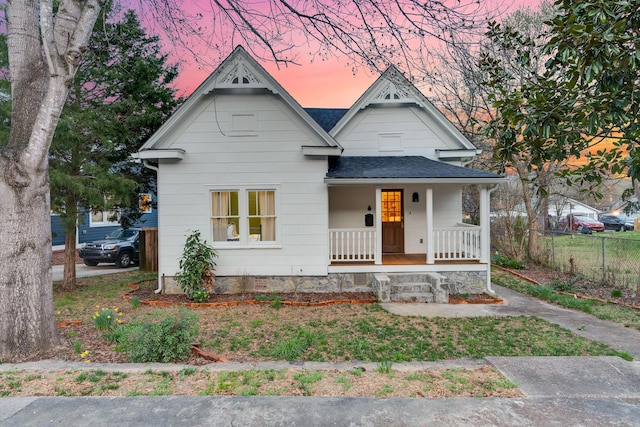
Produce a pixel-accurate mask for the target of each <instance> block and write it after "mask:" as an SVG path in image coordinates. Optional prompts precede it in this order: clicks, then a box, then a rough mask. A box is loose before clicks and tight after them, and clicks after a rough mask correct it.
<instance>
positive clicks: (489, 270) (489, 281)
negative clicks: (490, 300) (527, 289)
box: [486, 184, 498, 295]
mask: <svg viewBox="0 0 640 427" xmlns="http://www.w3.org/2000/svg"><path fill="white" fill-rule="evenodd" d="M497 189H498V184H494V185H493V187H491V188H489V189H487V198H488V199H489V202H488V203H487V205H488V206H489V207H490V206H491V193H493V192H494V191H496V190H497ZM490 211H491V209H489V212H487V216H488V215H489V214H490ZM488 226H489V227H491V219H489V221H488ZM489 248H491V244H489ZM486 289H487V292H489V293H490V294H491V295H495V294H496V291H494V290H493V288H491V254H489V264H488V268H487V286H486Z"/></svg>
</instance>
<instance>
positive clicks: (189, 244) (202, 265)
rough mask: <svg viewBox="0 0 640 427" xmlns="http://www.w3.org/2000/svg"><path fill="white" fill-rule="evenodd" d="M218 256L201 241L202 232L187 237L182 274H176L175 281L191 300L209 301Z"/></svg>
mask: <svg viewBox="0 0 640 427" xmlns="http://www.w3.org/2000/svg"><path fill="white" fill-rule="evenodd" d="M217 256H218V254H217V252H216V250H215V249H213V248H212V247H211V246H210V245H208V244H207V242H206V240H204V241H203V240H201V238H200V231H194V232H193V233H191V235H189V236H188V237H187V241H186V243H185V245H184V251H183V253H182V258H180V272H179V273H176V275H175V279H176V282H178V285H179V286H180V288H181V289H182V290H183V292H184V293H185V295H186V296H187V298H189V299H190V300H193V301H195V302H204V301H207V300H208V299H209V293H210V291H211V288H212V286H213V282H214V280H215V276H214V274H213V271H214V269H215V267H216V262H215V258H216V257H217Z"/></svg>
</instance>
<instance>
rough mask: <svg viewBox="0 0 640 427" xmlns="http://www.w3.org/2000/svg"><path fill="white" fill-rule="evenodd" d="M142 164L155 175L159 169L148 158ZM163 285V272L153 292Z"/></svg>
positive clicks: (157, 292) (156, 291)
mask: <svg viewBox="0 0 640 427" xmlns="http://www.w3.org/2000/svg"><path fill="white" fill-rule="evenodd" d="M142 164H143V165H144V167H145V168H147V169H151V170H152V171H155V172H156V177H157V176H158V172H160V170H159V169H158V167H157V166H153V165H152V164H151V163H149V160H146V159H144V160H142ZM163 285H164V274H163V275H162V277H159V278H158V289H156V290H155V291H153V292H154V293H156V294H159V293H160V292H162V287H163Z"/></svg>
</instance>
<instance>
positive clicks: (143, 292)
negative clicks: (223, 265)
mask: <svg viewBox="0 0 640 427" xmlns="http://www.w3.org/2000/svg"><path fill="white" fill-rule="evenodd" d="M132 287H133V289H132V290H131V291H130V292H128V293H127V294H126V295H124V296H123V298H124V299H126V300H131V298H134V297H136V298H139V299H140V301H141V303H142V304H148V305H157V306H168V305H184V306H189V307H212V306H213V307H215V306H219V305H223V306H224V305H239V304H241V303H244V304H267V305H268V304H272V303H274V302H276V301H279V302H280V304H282V305H327V304H336V303H350V304H358V303H374V302H377V301H378V299H377V298H376V296H375V295H374V294H373V293H372V292H263V293H260V292H243V293H237V294H211V295H210V296H209V301H207V302H204V303H194V302H193V301H191V300H190V299H188V298H187V297H186V296H185V295H184V294H156V293H155V292H154V291H155V289H156V286H155V285H154V283H143V284H141V285H140V286H137V287H136V285H132Z"/></svg>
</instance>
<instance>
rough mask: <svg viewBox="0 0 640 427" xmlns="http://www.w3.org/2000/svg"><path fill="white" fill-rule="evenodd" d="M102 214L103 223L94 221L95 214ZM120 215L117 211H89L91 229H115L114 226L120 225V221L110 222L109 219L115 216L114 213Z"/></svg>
mask: <svg viewBox="0 0 640 427" xmlns="http://www.w3.org/2000/svg"><path fill="white" fill-rule="evenodd" d="M98 212H100V213H102V221H94V220H93V214H94V213H96V214H97V213H98ZM114 212H115V213H118V211H117V210H110V211H89V227H113V226H114V225H120V223H119V222H118V220H115V221H109V217H110V216H112V215H113V213H114Z"/></svg>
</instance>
